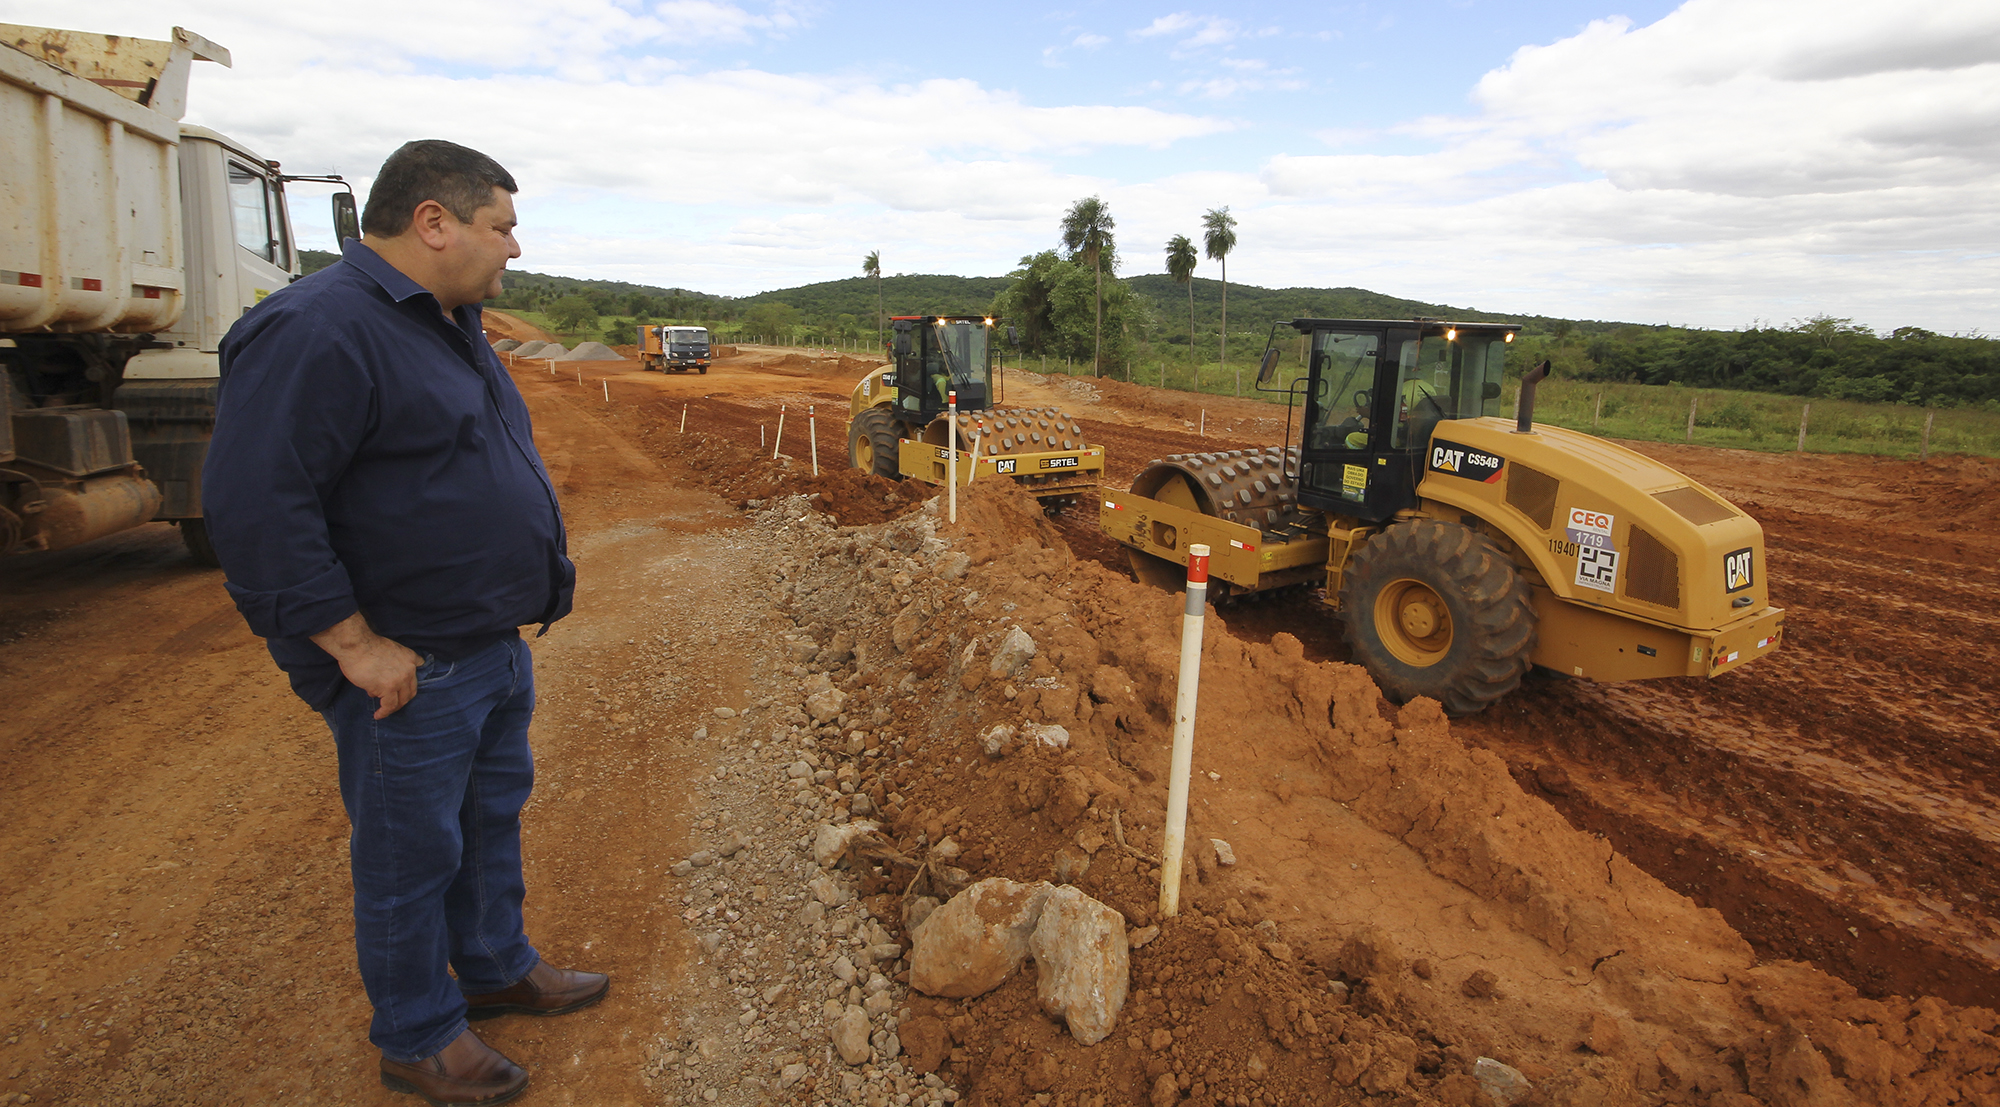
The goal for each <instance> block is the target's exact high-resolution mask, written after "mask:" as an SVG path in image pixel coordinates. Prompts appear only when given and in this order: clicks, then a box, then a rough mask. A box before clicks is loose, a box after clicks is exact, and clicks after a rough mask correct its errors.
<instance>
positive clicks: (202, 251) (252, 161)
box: [0, 24, 359, 564]
mask: <svg viewBox="0 0 2000 1107" xmlns="http://www.w3.org/2000/svg"><path fill="white" fill-rule="evenodd" d="M196 61H211V62H215V63H218V64H221V65H225V66H226V65H228V64H230V56H229V51H227V50H225V49H223V48H222V47H220V46H217V45H216V44H215V43H213V42H210V41H209V40H207V39H205V38H203V37H201V36H200V35H197V34H194V33H193V32H191V31H187V30H185V29H183V28H179V27H176V28H174V32H173V37H172V38H171V39H170V40H151V39H139V38H132V37H129V36H122V35H102V34H92V33H86V32H80V31H62V30H54V29H50V28H43V27H22V26H15V25H11V24H4V25H0V126H5V127H6V128H7V130H8V133H9V134H13V135H16V136H20V137H21V145H22V151H21V153H22V156H20V157H17V158H11V159H8V160H6V161H5V162H0V191H4V193H5V194H6V196H7V197H8V198H9V202H10V203H13V204H14V205H15V207H14V214H15V219H14V223H13V226H14V228H15V230H16V231H17V232H18V233H12V234H9V235H7V236H5V237H4V238H0V370H4V371H0V553H8V552H16V551H31V550H54V549H61V548H63V547H65V546H72V545H76V544H78V543H81V542H86V541H90V540H91V539H94V538H99V537H102V536H104V535H107V534H112V533H115V532H117V531H121V530H125V529H128V528H131V527H136V526H139V525H141V524H144V523H146V522H149V521H152V520H155V519H158V520H164V521H168V522H173V523H176V524H178V525H179V526H180V528H181V534H182V537H183V538H184V539H185V540H186V542H187V545H188V547H189V549H190V550H192V551H193V552H194V553H195V555H196V557H197V558H198V559H200V560H203V561H206V562H208V563H210V564H213V554H212V553H211V552H210V551H209V550H208V549H207V539H206V535H205V533H204V531H203V529H202V523H201V466H202V461H203V460H204V458H205V456H206V453H207V446H208V440H209V437H210V434H211V432H212V430H213V427H214V422H215V391H216V384H217V380H218V378H219V376H220V366H219V362H218V359H217V351H218V350H219V348H220V346H221V342H222V338H223V336H224V335H225V334H227V333H228V331H229V328H230V327H231V326H232V325H233V324H234V323H235V322H236V320H237V319H239V318H241V317H242V315H243V313H244V312H246V311H249V310H250V309H251V308H252V307H254V306H256V304H257V302H258V301H260V300H262V299H263V298H264V297H266V296H268V295H270V294H271V293H272V292H275V291H277V290H278V289H281V288H283V287H285V285H286V284H287V283H289V282H290V281H292V280H294V279H296V278H297V277H298V275H299V272H300V266H299V259H298V251H297V248H296V243H295V242H294V240H293V236H292V231H291V220H290V216H289V213H288V212H287V210H286V206H285V183H286V182H287V181H292V180H301V179H304V180H319V181H328V182H331V183H340V182H339V178H337V177H306V178H300V177H293V176H287V175H285V174H282V173H281V172H280V171H279V167H278V163H276V162H274V161H269V160H267V159H265V158H263V157H260V156H258V155H257V154H256V153H255V152H253V151H251V150H249V149H248V148H246V147H244V146H243V145H242V144H240V143H238V142H236V141H235V140H233V139H230V138H229V137H227V136H225V135H221V134H218V133H216V132H215V131H212V130H209V129H207V128H205V127H197V126H192V125H189V124H184V123H182V122H181V121H180V120H181V116H182V115H183V113H184V111H185V108H186V102H187V79H188V70H189V68H190V67H191V66H192V64H193V63H194V62H196ZM29 136H35V137H34V139H33V140H31V139H30V137H29ZM37 142H39V145H36V143H37ZM334 226H335V227H336V229H337V233H339V234H341V235H342V236H343V237H349V236H353V235H357V234H358V233H359V227H358V221H357V220H356V219H355V217H354V203H353V196H352V194H351V193H344V194H340V195H337V196H335V198H334Z"/></svg>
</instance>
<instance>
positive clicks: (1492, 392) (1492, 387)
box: [1479, 381, 1500, 400]
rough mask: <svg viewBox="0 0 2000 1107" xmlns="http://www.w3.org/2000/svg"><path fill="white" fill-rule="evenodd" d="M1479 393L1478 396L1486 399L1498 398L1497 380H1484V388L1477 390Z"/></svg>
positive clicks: (1498, 387)
mask: <svg viewBox="0 0 2000 1107" xmlns="http://www.w3.org/2000/svg"><path fill="white" fill-rule="evenodd" d="M1479 395H1480V398H1481V399H1486V400H1497V399H1499V398H1500V384H1499V382H1497V381H1487V382H1486V387H1485V388H1482V389H1480V390H1479Z"/></svg>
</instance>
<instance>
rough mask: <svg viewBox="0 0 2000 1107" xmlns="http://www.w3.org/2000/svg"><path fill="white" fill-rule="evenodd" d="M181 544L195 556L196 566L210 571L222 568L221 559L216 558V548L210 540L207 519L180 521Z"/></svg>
mask: <svg viewBox="0 0 2000 1107" xmlns="http://www.w3.org/2000/svg"><path fill="white" fill-rule="evenodd" d="M180 528H181V544H182V545H184V546H186V547H187V549H188V553H190V554H193V555H194V560H195V564H197V565H201V566H205V567H207V568H210V569H220V568H222V561H221V559H219V558H217V557H216V556H215V546H214V545H212V544H211V543H210V542H209V540H208V521H207V520H205V519H182V520H181V521H180Z"/></svg>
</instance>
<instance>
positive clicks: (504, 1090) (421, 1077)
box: [382, 1030, 528, 1107]
mask: <svg viewBox="0 0 2000 1107" xmlns="http://www.w3.org/2000/svg"><path fill="white" fill-rule="evenodd" d="M382 1086H383V1087H385V1088H387V1089H389V1090H390V1091H392V1092H408V1093H410V1094H411V1095H420V1096H423V1097H424V1102H425V1103H428V1104H430V1105H431V1107H446V1105H447V1104H463V1103H474V1104H493V1103H505V1102H507V1101H508V1100H510V1099H513V1098H514V1097H515V1096H517V1095H520V1094H521V1093H522V1092H524V1091H526V1090H527V1088H528V1074H527V1072H526V1071H525V1070H523V1069H522V1068H521V1066H519V1065H517V1064H515V1063H514V1062H512V1061H509V1060H508V1059H507V1058H506V1057H505V1056H503V1055H502V1054H501V1053H500V1051H499V1050H497V1049H494V1048H493V1047H492V1046H489V1045H487V1044H486V1043H485V1042H482V1041H480V1040H479V1035H477V1034H474V1033H473V1032H472V1031H470V1030H467V1031H466V1032H465V1033H463V1034H460V1035H459V1036H458V1037H456V1038H453V1039H452V1040H451V1044H450V1045H448V1046H446V1047H444V1048H443V1049H441V1050H439V1051H438V1052H437V1053H435V1054H433V1055H432V1056H429V1057H426V1058H424V1059H423V1060H421V1061H411V1062H409V1063H408V1064H405V1063H403V1062H401V1061H391V1060H389V1059H388V1058H387V1057H384V1058H382Z"/></svg>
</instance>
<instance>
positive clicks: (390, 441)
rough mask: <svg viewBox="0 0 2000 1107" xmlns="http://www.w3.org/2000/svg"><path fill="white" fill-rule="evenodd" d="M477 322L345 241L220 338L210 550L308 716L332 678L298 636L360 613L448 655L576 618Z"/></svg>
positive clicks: (337, 682) (546, 491)
mask: <svg viewBox="0 0 2000 1107" xmlns="http://www.w3.org/2000/svg"><path fill="white" fill-rule="evenodd" d="M479 319H480V311H479V308H478V307H477V306H468V307H461V308H458V309H457V310H456V312H455V313H454V315H453V316H452V318H450V319H447V318H446V317H445V315H444V312H443V310H442V309H441V308H440V306H439V304H438V301H437V298H436V297H434V296H432V295H431V294H430V293H429V292H427V291H425V290H424V289H423V288H422V287H421V286H420V285H418V284H417V283H416V282H415V281H413V280H411V279H410V278H409V277H407V276H404V275H403V274H402V273H401V272H400V271H398V270H397V269H396V268H395V267H394V266H391V265H390V264H389V263H388V262H386V261H384V260H382V257H381V256H380V255H379V254H377V253H375V251H373V250H371V249H369V248H368V247H366V246H364V245H362V244H361V243H360V242H359V241H356V240H353V239H349V240H348V242H347V244H346V248H345V250H344V256H343V259H342V260H341V261H339V262H336V263H334V264H333V265H331V266H328V267H327V268H326V269H323V270H321V271H319V272H317V273H314V274H313V275H311V276H309V277H306V278H304V279H302V280H299V281H296V282H294V283H292V284H291V285H290V286H288V287H286V288H283V289H280V290H279V291H277V292H275V293H273V294H271V295H270V296H268V297H266V298H265V300H264V302H263V303H260V304H258V305H257V306H256V307H255V308H252V309H251V310H250V311H249V312H247V313H245V314H244V316H243V317H242V318H241V319H239V320H237V322H236V324H235V325H234V326H232V327H231V328H230V329H229V335H228V337H227V338H225V339H224V340H223V342H222V381H221V385H220V394H219V397H218V400H217V404H216V416H215V437H214V440H213V441H211V442H210V443H209V447H208V459H207V462H206V463H205V464H204V465H203V467H202V506H203V513H204V515H205V516H206V518H207V521H208V534H209V539H210V541H211V542H212V543H213V545H214V547H215V552H216V556H217V557H218V558H220V559H221V561H222V568H223V572H224V574H225V575H226V576H227V577H228V589H229V595H230V597H231V598H232V599H234V600H235V601H236V607H237V610H239V611H241V612H242V613H243V617H244V619H245V620H246V621H248V622H249V624H250V630H251V632H252V633H254V634H257V635H258V636H260V637H262V638H264V639H266V640H267V644H268V646H269V647H270V650H271V656H272V657H273V658H274V659H275V660H276V661H277V663H278V665H279V667H280V668H282V669H284V670H285V672H286V674H287V675H289V676H290V677H291V679H292V688H293V690H294V691H296V692H297V693H298V694H299V696H300V698H302V699H304V700H305V701H306V702H307V703H308V704H311V705H312V706H313V707H314V708H316V709H317V708H324V707H326V706H327V704H329V703H330V702H331V701H332V700H333V697H334V696H335V694H337V693H338V691H339V690H340V687H341V685H342V683H343V679H344V678H343V677H342V676H341V675H340V667H339V665H338V664H336V663H335V662H334V660H333V657H332V656H331V655H329V654H328V653H327V652H326V651H324V650H322V649H320V648H319V647H318V646H316V645H314V644H313V643H312V642H311V641H310V636H311V635H314V634H318V633H319V632H320V631H323V630H326V629H327V628H329V627H331V626H333V625H334V624H335V623H338V622H340V621H341V620H343V619H345V618H347V617H348V616H349V615H352V614H354V613H355V612H356V611H360V612H362V613H363V615H364V616H366V618H367V620H368V624H369V626H370V627H372V628H373V629H374V631H375V633H377V634H380V635H382V636H384V637H387V638H392V639H394V640H396V641H398V642H401V643H402V644H404V645H406V646H408V647H410V648H411V649H414V650H417V651H419V652H424V653H432V654H436V655H437V656H439V657H441V658H448V659H455V658H456V657H460V656H464V655H465V654H467V653H470V652H473V651H475V650H477V649H479V648H482V647H483V646H485V645H488V644H490V643H492V642H494V641H498V640H500V639H501V638H502V637H505V636H508V635H513V634H515V633H518V630H517V628H518V627H520V626H521V625H523V624H527V623H540V624H542V626H543V629H544V630H546V629H547V625H548V624H549V623H552V622H554V621H555V620H557V619H560V618H562V617H563V616H564V615H566V614H568V613H569V609H570V597H571V594H572V592H573V591H574V589H575V585H576V568H575V566H573V565H571V564H570V561H569V558H568V556H567V536H566V535H565V533H564V531H563V523H562V510H561V507H560V505H559V504H558V503H557V502H556V491H555V487H554V486H553V485H552V484H550V483H549V476H548V472H547V470H545V469H544V468H543V467H542V459H541V456H540V455H539V454H537V453H536V452H535V444H534V439H533V437H532V434H531V431H530V428H529V426H528V408H527V405H526V404H524V403H523V402H522V401H521V394H520V392H519V391H518V390H517V389H516V388H515V387H514V382H513V380H512V379H511V378H509V377H508V376H507V372H506V370H505V369H504V368H503V367H502V366H501V365H500V359H499V358H498V357H496V356H494V354H493V350H492V348H491V347H489V346H488V345H487V344H486V340H485V337H484V335H483V334H482V332H481V330H480V323H479Z"/></svg>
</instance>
